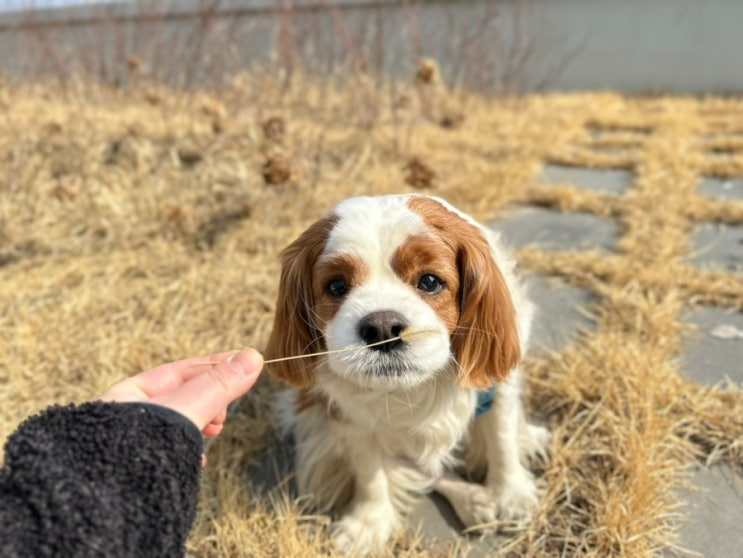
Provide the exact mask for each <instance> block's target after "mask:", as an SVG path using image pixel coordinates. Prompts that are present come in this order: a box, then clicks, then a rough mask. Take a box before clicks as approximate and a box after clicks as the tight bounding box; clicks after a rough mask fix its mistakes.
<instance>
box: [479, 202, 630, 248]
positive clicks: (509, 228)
mask: <svg viewBox="0 0 743 558" xmlns="http://www.w3.org/2000/svg"><path fill="white" fill-rule="evenodd" d="M492 227H493V228H494V229H496V230H497V231H499V232H500V233H501V234H502V236H503V239H504V241H505V243H506V245H507V246H509V247H511V248H513V249H517V250H518V249H521V248H523V247H524V246H528V245H532V244H533V245H536V246H538V247H539V248H542V249H544V250H587V249H591V248H603V249H605V250H612V249H614V247H615V246H616V243H617V240H618V238H619V225H618V224H617V223H616V222H615V221H613V220H611V219H603V218H601V217H596V216H594V215H590V214H588V213H559V212H557V211H551V210H549V209H544V208H541V207H529V206H518V207H514V208H511V209H509V210H507V211H505V212H504V213H503V214H502V216H501V217H500V218H499V219H497V220H496V221H494V222H493V223H492Z"/></svg>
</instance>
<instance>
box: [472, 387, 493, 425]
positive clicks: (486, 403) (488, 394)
mask: <svg viewBox="0 0 743 558" xmlns="http://www.w3.org/2000/svg"><path fill="white" fill-rule="evenodd" d="M494 397H495V386H493V387H491V388H490V389H478V390H477V407H475V418H477V417H479V416H480V415H482V414H485V413H487V412H488V411H489V410H490V407H492V406H493V398H494Z"/></svg>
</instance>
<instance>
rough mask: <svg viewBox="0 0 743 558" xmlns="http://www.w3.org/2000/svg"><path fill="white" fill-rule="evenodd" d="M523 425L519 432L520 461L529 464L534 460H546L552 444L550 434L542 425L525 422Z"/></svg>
mask: <svg viewBox="0 0 743 558" xmlns="http://www.w3.org/2000/svg"><path fill="white" fill-rule="evenodd" d="M523 426H524V428H522V430H521V432H520V434H519V457H520V459H521V463H523V464H524V465H529V464H532V463H534V462H535V461H540V460H541V461H546V460H547V458H548V456H549V452H550V446H551V445H552V434H551V433H550V431H549V430H547V429H546V428H544V427H543V426H537V425H535V424H525V425H523Z"/></svg>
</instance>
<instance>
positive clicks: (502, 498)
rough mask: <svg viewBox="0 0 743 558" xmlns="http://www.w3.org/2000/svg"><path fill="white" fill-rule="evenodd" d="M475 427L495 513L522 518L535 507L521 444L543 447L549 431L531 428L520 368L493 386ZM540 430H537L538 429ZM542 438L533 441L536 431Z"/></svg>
mask: <svg viewBox="0 0 743 558" xmlns="http://www.w3.org/2000/svg"><path fill="white" fill-rule="evenodd" d="M477 421H478V422H479V423H480V424H477V425H476V428H478V429H479V430H480V433H481V435H482V437H483V439H484V441H485V449H486V458H487V475H486V477H485V486H486V487H488V488H489V489H490V490H491V491H492V493H493V495H494V497H495V515H496V517H497V518H498V519H501V520H519V521H520V520H525V519H528V518H530V517H531V515H532V513H533V512H534V510H535V509H536V507H537V504H538V499H537V488H536V485H535V483H534V477H533V476H532V474H531V472H530V471H528V470H527V469H526V467H525V466H524V464H522V462H521V453H522V451H521V450H522V446H524V445H528V446H530V448H531V447H536V446H542V447H543V446H544V444H546V443H547V442H548V439H549V434H548V433H547V431H546V430H544V429H537V428H536V427H534V428H530V425H529V424H527V423H526V419H525V416H524V410H523V407H522V404H521V385H520V378H519V371H518V370H514V371H513V372H512V374H511V375H510V376H509V377H508V379H507V380H506V381H505V382H503V383H501V384H499V385H498V387H497V388H496V392H495V398H494V400H493V408H492V409H491V410H490V411H489V412H487V413H485V414H483V415H482V416H481V417H479V418H478V419H477ZM538 430H539V432H538ZM542 430H544V433H545V434H546V437H544V439H543V440H539V441H536V440H535V441H532V440H531V438H532V437H536V435H537V434H539V435H540V436H541V431H542Z"/></svg>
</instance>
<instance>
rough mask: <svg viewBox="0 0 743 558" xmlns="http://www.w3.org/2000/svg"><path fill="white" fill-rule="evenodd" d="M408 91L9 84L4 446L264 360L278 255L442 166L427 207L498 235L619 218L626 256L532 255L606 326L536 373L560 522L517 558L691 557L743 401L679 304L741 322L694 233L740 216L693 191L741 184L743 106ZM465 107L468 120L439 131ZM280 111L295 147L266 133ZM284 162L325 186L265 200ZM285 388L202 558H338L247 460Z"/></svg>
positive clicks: (225, 460) (0, 422)
mask: <svg viewBox="0 0 743 558" xmlns="http://www.w3.org/2000/svg"><path fill="white" fill-rule="evenodd" d="M389 93H390V92H389V90H384V91H378V90H376V89H375V88H374V87H372V86H370V85H368V84H365V83H364V82H361V81H359V82H349V84H348V85H347V87H346V89H333V88H331V87H329V86H324V87H322V88H321V87H315V86H314V85H313V84H312V83H310V82H309V81H305V82H301V80H299V79H296V80H295V83H294V85H293V87H292V88H291V89H290V90H288V91H286V90H282V89H281V87H280V85H279V84H278V83H274V82H271V81H270V80H263V81H261V82H260V83H258V82H254V81H251V80H249V79H238V80H236V81H235V84H234V86H233V87H230V88H227V89H225V91H224V92H223V93H222V94H220V95H219V96H215V95H213V94H207V93H202V92H198V91H197V92H195V93H191V94H185V93H176V92H172V91H168V90H167V89H164V88H162V87H155V86H152V85H146V84H141V85H140V86H137V87H134V88H132V89H130V90H127V91H115V90H109V89H105V88H103V87H96V86H93V85H89V84H88V85H85V84H80V85H77V86H71V87H68V88H66V89H64V90H59V89H56V88H54V87H52V86H44V85H20V86H17V87H10V86H2V88H0V115H2V127H1V128H0V130H2V131H0V284H2V291H1V293H0V316H2V318H0V320H1V323H2V326H1V327H0V343H1V345H2V349H3V350H2V352H3V359H2V363H1V364H0V402H1V404H0V409H1V410H0V436H1V437H5V436H7V435H8V434H9V433H10V432H11V431H12V430H13V429H14V428H15V426H16V424H17V423H18V422H19V421H20V420H21V419H22V418H24V417H25V416H27V415H28V414H30V413H33V412H35V411H37V410H39V409H42V408H43V407H45V406H47V405H49V404H51V403H54V402H60V401H82V400H85V399H88V398H91V397H94V396H95V395H97V394H99V393H100V392H101V391H103V390H104V389H105V388H106V387H107V386H109V385H110V384H111V383H113V382H114V381H116V380H118V379H120V378H121V377H123V376H124V375H128V374H132V373H134V372H136V371H138V370H141V369H143V368H146V367H149V366H151V365H154V364H156V363H160V362H162V361H165V360H170V359H175V358H179V357H185V356H190V355H196V354H202V353H207V352H210V351H217V350H224V349H229V348H235V347H240V346H244V345H252V346H255V347H257V348H259V349H260V348H262V347H263V346H264V344H265V342H266V340H267V336H268V333H269V328H270V324H271V319H272V312H273V308H274V297H275V294H276V287H277V278H278V271H279V270H278V263H277V254H278V252H279V250H280V249H281V248H282V247H283V246H284V245H286V244H287V243H288V242H289V241H290V240H291V239H292V238H294V237H295V236H296V235H297V234H298V233H299V232H300V231H301V230H303V229H304V227H306V226H307V224H308V223H310V222H311V221H312V220H314V219H316V218H318V217H320V216H321V215H323V214H324V213H325V212H326V211H328V210H329V209H330V208H331V207H332V206H333V205H334V204H335V203H337V202H338V201H340V200H341V199H343V198H345V197H347V196H350V195H356V194H382V193H387V192H404V191H415V187H413V186H410V185H408V184H406V180H405V173H406V165H408V163H409V161H411V160H412V159H413V158H414V157H418V158H419V159H418V160H419V161H425V164H426V166H427V167H429V168H430V169H435V176H436V180H434V181H431V183H430V184H426V188H427V189H426V191H427V192H430V193H433V194H436V195H441V196H444V197H446V198H448V199H449V200H450V201H451V202H452V203H454V204H455V205H458V206H460V207H461V208H462V209H464V210H466V211H468V212H470V213H472V214H474V215H475V216H476V217H478V218H481V219H484V220H487V219H490V218H492V217H493V216H494V215H496V214H497V213H498V212H499V210H501V209H502V208H503V207H504V206H506V205H508V204H511V203H523V202H532V203H538V204H541V205H547V206H550V207H554V208H556V209H558V210H563V211H577V210H580V211H587V212H590V213H594V214H597V215H603V216H611V217H614V218H616V219H618V221H619V222H620V224H621V226H622V237H621V240H620V243H619V246H618V251H617V252H616V253H613V254H606V253H604V252H601V251H598V250H593V251H588V252H581V253H576V252H570V253H559V252H557V253H548V252H542V251H540V250H538V249H536V248H526V249H524V250H522V251H521V253H520V254H518V256H519V260H520V262H521V264H522V266H523V267H524V268H526V269H531V270H534V271H538V272H543V273H548V274H554V275H558V276H562V277H564V278H566V279H567V280H568V281H570V282H572V283H574V284H578V285H582V286H585V287H587V288H589V289H590V290H591V291H592V292H593V293H594V295H595V296H596V301H597V302H596V307H595V308H594V309H593V311H594V312H595V314H596V317H597V328H596V331H595V332H593V333H587V334H585V335H584V336H582V337H581V338H580V339H579V340H577V341H576V342H575V343H574V344H571V345H569V346H567V347H565V348H564V350H562V351H561V352H559V353H557V354H553V355H542V356H535V357H531V358H530V359H529V360H528V370H529V372H530V374H529V380H528V388H529V397H528V405H529V407H530V408H531V409H532V410H533V411H534V412H537V413H540V414H544V415H546V416H547V418H548V420H549V422H550V425H551V428H552V430H553V432H554V434H555V442H554V446H553V448H552V451H553V455H552V460H551V463H550V464H549V466H548V467H547V470H546V471H545V473H544V475H543V481H544V485H545V495H544V498H543V504H542V506H541V509H540V511H539V513H538V515H537V516H536V518H535V520H534V522H533V523H532V525H531V526H530V527H529V528H528V529H527V530H526V531H524V532H522V533H519V534H518V535H517V536H515V537H514V538H513V539H511V540H510V541H509V543H508V545H507V548H506V549H504V553H505V552H507V551H512V552H514V553H515V554H516V555H562V554H567V555H572V554H574V553H582V554H587V555H592V556H607V555H624V556H633V557H634V556H643V555H649V554H651V553H652V552H654V551H657V550H658V549H659V548H662V547H663V546H664V545H665V544H667V543H669V542H673V541H674V537H675V529H676V528H677V527H678V524H679V518H678V517H677V512H678V502H677V501H676V499H675V497H676V496H675V495H676V493H675V492H674V490H673V489H674V488H675V487H678V486H679V483H681V482H683V481H684V479H685V474H686V471H687V469H688V467H689V465H690V464H692V463H694V462H695V461H698V460H703V461H709V462H715V461H725V462H727V463H730V464H731V465H733V466H734V467H735V468H737V470H739V471H740V470H741V468H743V441H742V440H743V396H742V395H741V391H740V389H739V387H736V386H728V387H724V386H720V387H701V386H698V385H695V384H692V383H690V382H687V381H684V380H683V379H681V377H680V376H679V366H680V365H679V356H680V352H681V350H682V346H681V334H682V332H683V331H684V330H685V325H684V324H683V322H682V314H683V311H685V310H688V309H689V308H690V307H691V306H692V305H694V304H718V305H722V306H724V307H727V308H731V309H741V308H743V282H741V281H740V276H734V275H732V274H729V273H726V272H723V271H700V270H698V269H696V268H694V267H691V266H690V265H689V263H688V256H689V253H690V234H691V232H692V229H693V226H694V225H695V223H696V222H698V221H701V220H722V221H726V222H729V223H741V222H743V204H741V203H740V202H720V201H709V200H706V199H704V198H701V197H700V196H698V195H697V194H696V193H695V188H696V185H697V183H698V181H699V178H700V176H701V174H702V173H715V174H720V175H724V176H728V175H739V174H741V172H742V170H743V152H741V150H740V145H741V137H743V136H741V134H743V101H739V100H734V99H725V100H721V99H705V100H697V99H687V98H653V99H628V98H625V97H622V96H620V95H615V94H610V93H605V94H581V95H544V96H533V97H527V98H524V99H518V100H493V99H485V98H478V97H476V96H458V97H456V98H455V97H454V96H453V94H450V93H447V92H445V91H444V90H443V89H441V90H438V91H437V92H436V94H435V95H433V94H431V95H429V94H426V96H425V98H424V99H421V97H420V96H419V95H417V94H416V91H415V85H414V84H412V83H411V85H410V87H406V86H399V87H397V88H396V90H395V91H394V92H393V94H389ZM402 98H404V99H406V102H405V103H401V102H399V99H402ZM360 99H362V100H363V104H362V105H360V104H359V103H360V101H359V100H360ZM421 105H425V106H421ZM360 106H361V107H362V108H364V107H366V108H369V109H370V111H371V113H372V116H371V117H370V116H369V114H368V113H365V111H364V110H360V108H359V107H360ZM452 107H457V109H456V110H457V114H461V116H462V117H461V119H458V125H457V126H442V125H441V122H440V121H439V120H438V119H435V118H433V119H432V118H430V115H431V114H440V113H442V111H451V110H453V109H452ZM276 115H281V116H280V120H281V134H280V136H281V137H280V139H277V137H275V134H274V132H275V130H274V128H276V129H278V128H277V127H276V126H274V125H273V124H270V125H269V124H268V122H269V120H268V119H269V118H279V117H277V116H276ZM276 122H278V120H277V121H276ZM278 144H280V148H281V150H282V151H281V152H282V153H283V155H282V156H283V157H284V158H285V159H286V160H287V161H288V162H289V163H290V164H291V165H292V168H298V169H302V170H303V172H301V173H299V174H297V175H296V178H294V179H290V180H282V181H274V180H269V182H271V184H268V185H267V184H266V183H265V181H264V172H265V168H264V165H265V164H266V162H267V157H269V156H270V155H271V154H272V153H274V151H273V150H274V149H276V148H277V146H278ZM546 161H554V162H560V163H563V164H575V165H585V166H601V167H603V166H609V167H622V168H629V169H633V170H634V171H635V172H636V179H635V182H634V184H633V187H632V189H631V191H630V192H629V193H628V194H627V195H625V196H622V197H620V196H612V195H599V194H592V193H587V192H583V191H580V190H578V189H577V188H575V187H574V186H572V185H570V184H563V185H561V186H560V187H558V188H552V187H548V186H544V185H540V184H538V183H537V182H536V176H537V173H538V171H539V169H540V168H541V166H542V165H543V164H544V163H545V162H546ZM290 175H291V173H290ZM276 388H277V386H276V385H275V383H274V382H272V381H271V379H270V378H269V377H268V376H266V377H264V378H263V379H262V381H261V382H260V383H259V385H258V387H257V388H256V389H254V390H253V392H251V394H249V395H248V396H246V397H245V398H244V399H243V400H242V401H241V402H240V403H239V404H238V405H236V406H235V408H234V409H233V412H232V414H231V417H230V420H229V422H228V426H227V428H226V429H225V432H224V433H223V434H222V435H221V436H220V437H219V439H218V440H217V441H216V442H214V443H213V444H211V445H210V448H209V463H210V465H209V467H208V468H207V470H206V473H205V478H204V481H205V482H204V490H203V495H202V501H201V506H200V510H201V511H200V514H199V517H198V520H197V523H196V526H195V528H194V531H193V534H192V536H191V539H190V543H189V547H190V552H191V554H193V555H194V556H231V557H233V556H234V557H239V556H246V557H248V556H250V557H256V556H258V557H260V556H265V557H269V556H282V557H292V556H295V557H306V556H311V555H318V556H320V555H322V556H325V555H333V551H332V549H331V547H330V545H329V543H328V540H327V538H326V531H325V527H326V525H327V523H328V520H327V518H319V517H313V516H311V515H310V516H306V515H303V513H302V512H303V510H302V509H301V508H300V507H298V506H297V505H295V504H292V503H289V502H287V501H285V500H283V499H281V498H276V499H274V500H273V501H270V500H266V499H261V498H258V497H257V496H255V495H253V494H251V490H250V487H249V485H248V470H249V467H250V466H251V464H252V463H254V462H255V460H256V459H257V457H258V456H259V455H260V454H261V452H262V451H263V450H264V449H265V448H266V447H268V446H269V445H271V444H275V443H276V439H275V436H274V433H273V428H272V426H271V423H270V419H269V416H270V409H271V396H272V393H273V392H274V391H275V389H276ZM395 544H396V546H395V552H396V555H399V556H409V557H411V558H412V557H422V556H449V555H462V556H463V555H465V554H466V547H467V544H468V541H467V540H466V539H462V540H461V541H456V542H453V543H452V544H451V545H444V546H433V545H432V543H430V542H429V541H424V540H420V539H418V538H416V537H415V536H408V537H403V538H402V539H401V540H399V541H396V543H395Z"/></svg>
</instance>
